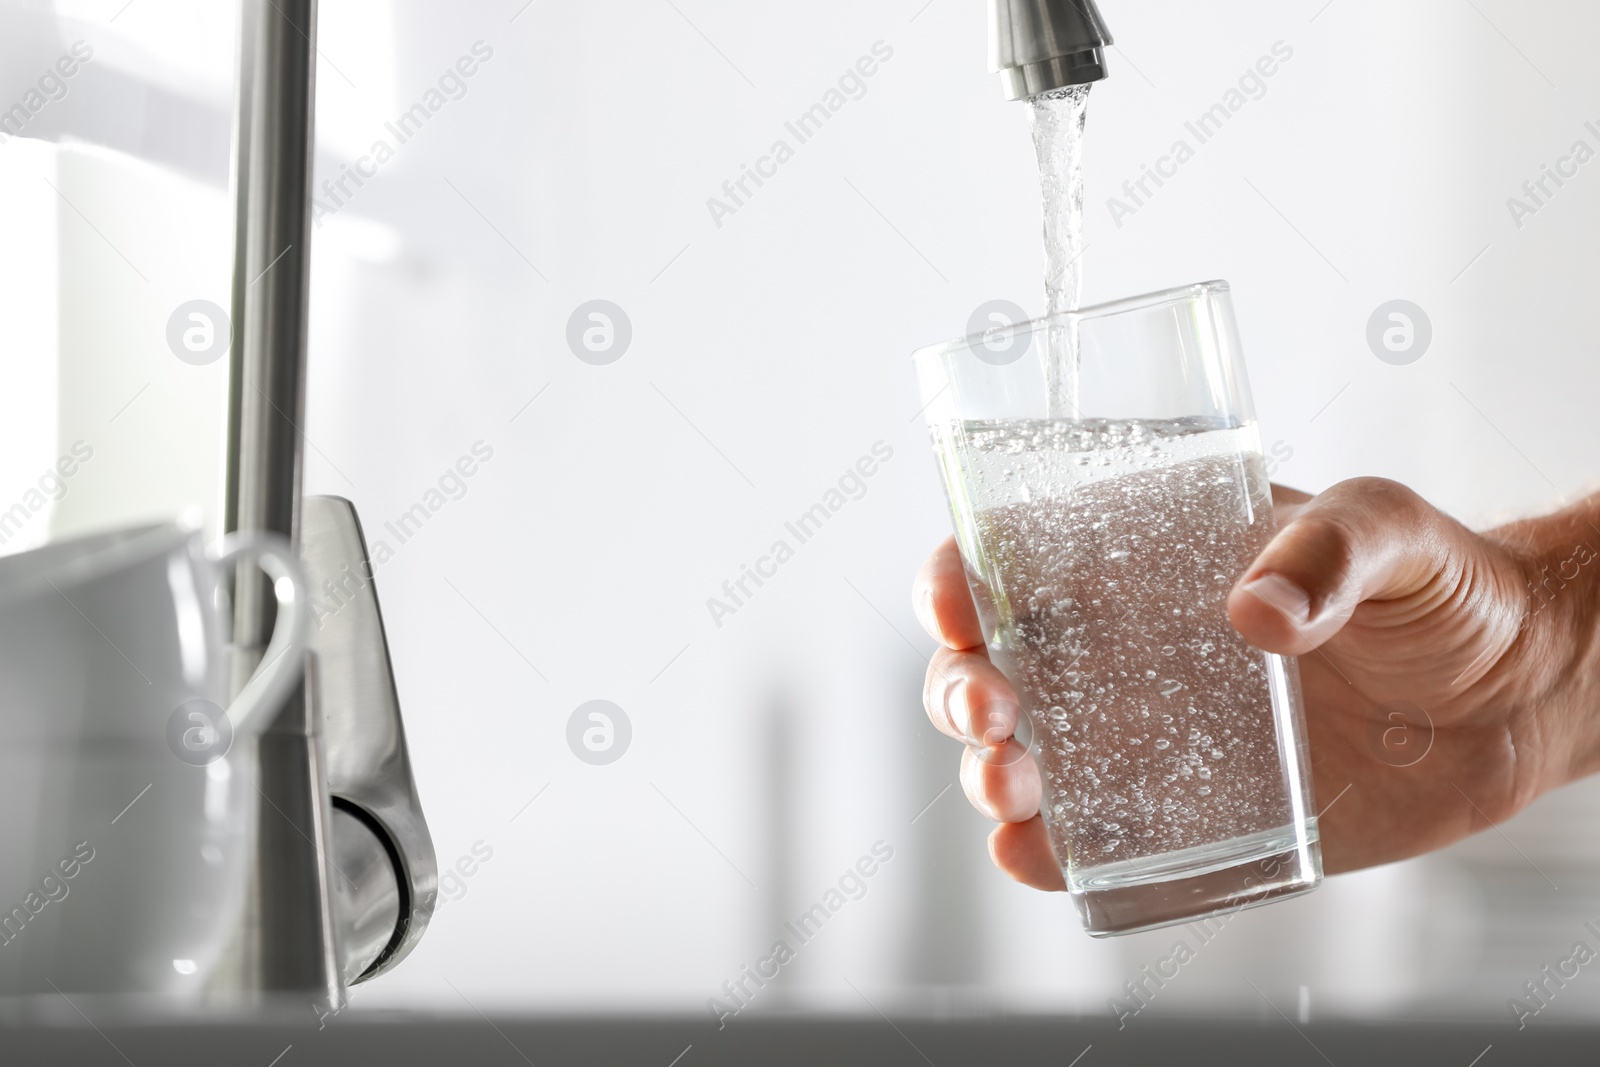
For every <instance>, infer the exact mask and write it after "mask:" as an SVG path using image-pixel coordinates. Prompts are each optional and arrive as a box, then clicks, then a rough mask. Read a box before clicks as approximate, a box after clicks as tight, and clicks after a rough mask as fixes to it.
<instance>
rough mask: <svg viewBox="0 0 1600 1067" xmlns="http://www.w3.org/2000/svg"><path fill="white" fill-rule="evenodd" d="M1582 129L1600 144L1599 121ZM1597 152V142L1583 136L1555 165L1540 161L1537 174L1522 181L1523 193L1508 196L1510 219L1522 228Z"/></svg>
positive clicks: (1547, 204)
mask: <svg viewBox="0 0 1600 1067" xmlns="http://www.w3.org/2000/svg"><path fill="white" fill-rule="evenodd" d="M1583 128H1584V130H1585V131H1586V132H1588V134H1589V135H1590V136H1592V137H1593V138H1594V139H1595V144H1600V123H1596V122H1593V121H1589V122H1585V123H1584V124H1583ZM1595 154H1596V151H1595V147H1594V145H1591V144H1590V143H1589V142H1588V141H1586V140H1584V139H1583V138H1581V137H1580V138H1578V139H1577V140H1575V141H1573V142H1572V147H1571V148H1569V149H1568V150H1567V154H1566V155H1564V156H1561V157H1559V158H1558V159H1557V160H1556V162H1555V166H1553V167H1552V166H1551V165H1550V164H1548V163H1544V164H1541V165H1540V167H1539V173H1538V175H1537V176H1536V177H1533V178H1529V179H1528V180H1527V181H1525V182H1523V183H1522V196H1520V197H1519V196H1508V197H1506V210H1507V211H1509V212H1510V213H1511V221H1512V222H1513V223H1515V224H1516V227H1517V229H1519V230H1520V229H1522V227H1523V224H1524V223H1525V222H1526V221H1527V220H1528V219H1530V218H1532V217H1533V216H1535V215H1537V214H1538V213H1539V212H1540V210H1542V209H1543V208H1545V207H1547V206H1549V203H1550V201H1551V200H1552V199H1554V198H1555V195H1556V194H1557V193H1559V192H1560V191H1561V190H1562V189H1563V188H1565V187H1566V184H1567V182H1569V181H1571V180H1572V179H1573V178H1576V177H1577V176H1578V170H1579V168H1580V167H1582V166H1583V165H1584V164H1585V163H1588V162H1589V161H1590V160H1591V159H1593V158H1594V157H1595ZM1552 186H1554V188H1552Z"/></svg>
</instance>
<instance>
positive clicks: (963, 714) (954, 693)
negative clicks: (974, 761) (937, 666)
mask: <svg viewBox="0 0 1600 1067" xmlns="http://www.w3.org/2000/svg"><path fill="white" fill-rule="evenodd" d="M945 706H946V707H947V708H948V709H949V710H950V723H951V725H952V726H954V727H955V728H956V732H957V733H959V734H960V735H961V736H962V738H963V739H964V740H966V741H967V742H968V743H969V744H970V743H971V741H972V709H971V708H970V707H968V705H967V683H966V682H965V681H960V682H957V683H956V684H955V685H953V686H951V687H950V695H949V697H947V698H946V700H945Z"/></svg>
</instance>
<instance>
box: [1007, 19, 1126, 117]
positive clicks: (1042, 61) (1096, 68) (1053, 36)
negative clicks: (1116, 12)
mask: <svg viewBox="0 0 1600 1067" xmlns="http://www.w3.org/2000/svg"><path fill="white" fill-rule="evenodd" d="M1109 44H1111V31H1110V30H1109V29H1107V28H1106V24H1105V20H1104V19H1103V18H1101V17H1100V11H1099V9H1097V8H1096V7H1095V4H1094V0H989V69H990V70H992V71H995V72H996V73H998V74H999V75H1000V78H1001V83H1002V85H1003V86H1004V88H1005V93H1006V97H1007V99H1010V100H1026V99H1031V98H1032V97H1035V96H1039V95H1040V94H1042V93H1048V92H1052V91H1054V90H1057V89H1065V88H1068V87H1069V86H1073V85H1085V84H1088V83H1089V82H1096V81H1100V80H1101V79H1102V78H1104V77H1105V76H1106V55H1105V49H1106V46H1107V45H1109Z"/></svg>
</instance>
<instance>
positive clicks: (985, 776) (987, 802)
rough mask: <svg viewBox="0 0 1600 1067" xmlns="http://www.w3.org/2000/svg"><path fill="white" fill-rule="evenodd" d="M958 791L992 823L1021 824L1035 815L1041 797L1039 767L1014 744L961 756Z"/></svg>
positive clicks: (1011, 742) (967, 752)
mask: <svg viewBox="0 0 1600 1067" xmlns="http://www.w3.org/2000/svg"><path fill="white" fill-rule="evenodd" d="M961 788H962V789H963V790H965V791H966V794H967V799H968V800H969V801H971V802H972V806H973V807H975V808H977V809H978V810H979V811H981V812H982V813H983V814H985V815H987V816H988V817H989V818H991V819H993V820H994V821H995V822H1004V823H1010V822H1025V821H1027V820H1028V819H1031V818H1033V817H1034V816H1035V815H1037V814H1039V800H1040V798H1041V797H1042V796H1043V795H1044V787H1043V783H1042V782H1041V781H1040V779H1039V765H1038V764H1037V763H1036V762H1034V760H1033V759H1032V758H1030V757H1029V756H1028V750H1027V749H1025V748H1023V747H1022V745H1020V744H1019V743H1017V742H1016V741H1007V742H1006V743H1005V744H1004V745H1001V746H999V747H997V748H968V749H966V750H965V751H963V752H962V753H961Z"/></svg>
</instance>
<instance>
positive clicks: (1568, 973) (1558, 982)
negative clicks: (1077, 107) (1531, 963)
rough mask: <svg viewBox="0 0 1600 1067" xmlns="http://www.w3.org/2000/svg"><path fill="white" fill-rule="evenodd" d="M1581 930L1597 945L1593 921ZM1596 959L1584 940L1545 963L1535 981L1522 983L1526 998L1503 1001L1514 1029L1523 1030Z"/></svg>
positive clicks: (1597, 933) (1598, 933)
mask: <svg viewBox="0 0 1600 1067" xmlns="http://www.w3.org/2000/svg"><path fill="white" fill-rule="evenodd" d="M1583 928H1584V930H1586V931H1587V932H1588V933H1590V934H1591V935H1593V936H1594V938H1595V942H1596V944H1600V928H1596V926H1595V924H1594V921H1593V920H1590V921H1589V922H1586V923H1584V924H1583ZM1596 959H1600V953H1597V952H1596V951H1595V949H1594V948H1593V947H1592V946H1591V945H1590V944H1589V942H1588V941H1584V940H1580V941H1577V942H1576V943H1574V944H1573V946H1572V952H1571V953H1570V954H1568V955H1567V956H1564V957H1562V958H1561V959H1559V960H1557V961H1556V962H1554V963H1547V964H1545V965H1544V967H1543V968H1541V969H1540V971H1539V977H1538V978H1537V979H1531V978H1530V979H1529V980H1528V981H1526V982H1523V983H1522V991H1523V992H1524V993H1525V994H1527V996H1526V997H1507V998H1506V1007H1507V1008H1509V1009H1510V1010H1511V1017H1512V1018H1513V1019H1515V1020H1516V1023H1517V1029H1518V1030H1521V1029H1524V1028H1525V1027H1526V1026H1527V1025H1528V1020H1529V1019H1531V1018H1533V1017H1534V1016H1536V1015H1538V1014H1539V1013H1540V1012H1542V1011H1544V1009H1546V1008H1548V1007H1549V1006H1550V1004H1551V1002H1552V1001H1554V1000H1555V999H1556V995H1557V994H1558V993H1560V992H1561V991H1562V990H1563V989H1565V988H1567V983H1568V982H1570V981H1572V980H1573V979H1575V978H1577V977H1578V976H1579V975H1580V974H1581V973H1582V972H1583V968H1585V967H1587V966H1588V965H1589V964H1591V963H1593V962H1594V961H1595V960H1596Z"/></svg>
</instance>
